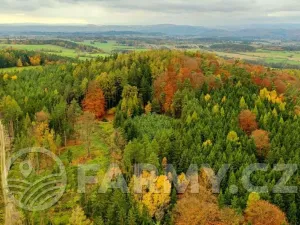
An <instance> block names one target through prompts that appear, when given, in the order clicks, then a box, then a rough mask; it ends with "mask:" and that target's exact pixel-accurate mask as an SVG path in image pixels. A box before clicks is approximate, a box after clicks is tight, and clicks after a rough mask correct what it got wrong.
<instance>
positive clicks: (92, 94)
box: [82, 84, 105, 119]
mask: <svg viewBox="0 0 300 225" xmlns="http://www.w3.org/2000/svg"><path fill="white" fill-rule="evenodd" d="M82 106H83V110H84V111H88V112H90V113H93V114H94V115H95V117H96V118H98V119H99V118H101V117H102V116H104V114H105V97H104V94H103V91H102V90H101V89H100V88H98V87H97V86H96V85H95V84H91V85H90V86H89V88H88V91H87V94H86V95H85V98H84V100H83V101H82Z"/></svg>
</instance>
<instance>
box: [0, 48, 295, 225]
mask: <svg viewBox="0 0 300 225" xmlns="http://www.w3.org/2000/svg"><path fill="white" fill-rule="evenodd" d="M299 78H300V71H298V70H272V69H269V68H265V67H262V66H257V65H249V64H245V63H243V62H240V61H227V60H224V59H222V58H218V57H216V56H215V55H213V54H208V53H201V52H196V53H190V52H181V51H148V52H141V53H137V52H133V53H130V54H120V55H114V56H112V57H108V58H99V59H96V60H91V61H85V62H78V63H76V64H72V63H66V64H63V65H53V66H47V67H44V68H42V69H41V70H31V71H22V72H20V73H19V74H17V79H0V85H1V87H2V88H1V89H0V96H1V98H2V101H1V105H0V110H1V113H2V115H3V119H4V122H5V124H6V125H7V127H8V128H9V131H10V134H11V135H13V136H14V137H15V139H14V149H15V150H18V149H21V148H25V147H30V146H32V145H34V146H43V147H46V148H48V149H50V150H51V151H52V152H54V153H56V154H63V151H64V150H63V148H62V147H63V145H64V143H66V142H64V140H65V139H66V140H74V139H76V137H77V133H78V132H77V131H78V130H77V129H78V128H77V126H76V124H77V123H78V118H80V120H79V121H80V122H81V123H82V122H83V123H84V124H86V125H87V127H88V126H89V124H92V123H97V122H93V121H94V119H98V120H101V119H102V118H103V117H104V116H105V114H106V112H107V111H108V110H109V112H110V113H111V112H112V111H113V112H115V117H114V127H115V128H114V131H113V132H112V133H111V136H109V137H110V138H109V140H110V141H109V145H108V146H109V152H110V161H111V162H115V163H117V164H118V165H119V166H120V168H121V173H122V174H123V175H124V176H125V180H126V181H127V182H128V184H129V183H131V182H132V181H133V179H149V180H150V179H151V174H150V173H148V172H147V171H143V172H142V173H141V174H139V175H138V176H134V174H133V173H134V170H133V164H134V163H150V164H152V165H155V166H156V167H157V168H158V174H157V176H158V177H157V179H156V181H155V183H154V186H152V187H151V188H145V189H143V192H142V193H141V194H136V193H134V192H133V190H132V189H130V191H129V193H122V191H121V190H110V191H109V192H108V193H106V194H100V193H97V190H98V189H99V187H98V186H97V185H94V186H89V190H88V192H87V193H85V194H77V193H76V190H77V181H76V178H77V175H76V172H77V164H75V163H74V160H73V159H72V153H71V152H70V153H68V154H69V157H68V159H69V162H68V163H66V167H67V170H68V174H69V176H68V177H69V180H68V187H67V193H66V197H65V198H64V200H62V201H61V202H60V203H59V204H58V205H56V206H54V207H53V208H52V209H49V210H48V211H46V212H41V213H28V212H27V213H25V214H24V220H26V221H36V222H37V223H39V222H40V220H41V218H43V219H42V220H43V223H44V224H68V223H71V224H77V223H72V221H76V219H77V221H78V220H80V221H81V222H82V223H83V222H84V224H91V223H92V222H93V223H94V224H111V225H113V224H130V225H133V224H157V223H160V224H223V225H225V224H226V225H229V224H232V225H234V224H253V225H260V224H266V225H267V224H269V225H277V224H278V225H282V224H287V223H289V224H293V225H296V224H299V221H300V214H299V213H300V212H299V207H300V194H299V192H298V193H297V194H296V193H291V194H279V193H276V194H275V193H273V192H272V189H273V187H274V186H275V185H276V183H277V182H278V181H279V179H280V178H281V175H282V172H280V171H274V170H271V168H272V166H273V165H274V164H277V163H280V164H284V163H289V164H298V165H299V164H300V147H299V137H300V105H299V96H300V95H299V89H300V79H299ZM91 121H92V122H91ZM84 140H85V139H82V140H81V141H84ZM89 142H90V140H88V142H87V143H89ZM86 148H87V149H86V150H87V153H86V155H87V157H86V158H85V159H84V160H85V161H84V162H85V163H88V162H89V160H93V159H94V158H93V157H94V156H93V154H91V152H90V148H89V145H87V147H86ZM61 151H62V152H61ZM167 163H169V164H172V165H173V166H174V167H175V168H176V171H177V173H178V175H179V176H178V178H177V179H174V180H173V178H172V177H174V174H173V173H172V172H171V171H169V170H168V168H167V167H166V164H167ZM253 163H267V164H269V165H270V167H271V168H270V169H269V170H268V171H267V172H256V173H254V174H253V176H252V177H251V180H252V182H253V184H254V185H257V186H263V185H267V186H268V188H269V192H268V193H262V194H257V193H249V192H248V191H247V190H245V188H244V187H243V185H242V172H243V169H245V167H247V166H248V165H250V164H253ZM190 164H197V165H199V166H200V165H202V164H209V165H210V167H211V168H212V169H214V171H218V170H219V169H220V168H221V167H222V165H223V164H231V167H230V169H229V172H227V175H226V176H225V178H224V179H223V181H222V182H221V192H220V193H219V194H212V193H211V184H210V182H209V180H208V178H207V175H206V174H205V173H204V172H203V171H202V170H199V171H196V172H197V173H196V176H199V178H200V179H199V180H200V194H190V193H186V194H177V193H176V189H175V185H174V184H173V183H172V182H175V184H176V185H177V186H179V187H181V186H184V185H185V184H186V182H187V181H188V179H190V177H188V176H187V175H186V174H185V173H186V171H187V170H188V168H189V166H190ZM118 175H120V173H119V174H118ZM100 177H101V176H100ZM116 177H118V176H116ZM116 179H117V178H116ZM299 182H300V180H299V171H297V172H296V174H294V175H293V176H292V177H291V179H290V181H289V182H288V184H289V185H295V186H298V187H299V184H300V183H299ZM162 184H168V185H167V189H168V192H167V193H162V194H157V193H156V192H157V191H159V190H161V188H162V186H163V185H162ZM233 185H235V186H234V187H236V188H237V191H236V193H234V194H233V192H232V186H233ZM189 188H190V187H189ZM66 199H68V201H67V200H66ZM72 209H74V210H73V211H72ZM62 214H64V215H65V216H62ZM78 224H79V223H78Z"/></svg>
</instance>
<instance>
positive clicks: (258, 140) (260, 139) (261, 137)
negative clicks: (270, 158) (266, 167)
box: [252, 130, 270, 157]
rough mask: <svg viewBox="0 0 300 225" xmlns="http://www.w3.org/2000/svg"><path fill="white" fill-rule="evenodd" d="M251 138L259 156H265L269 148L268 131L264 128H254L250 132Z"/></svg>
mask: <svg viewBox="0 0 300 225" xmlns="http://www.w3.org/2000/svg"><path fill="white" fill-rule="evenodd" d="M252 138H253V140H254V143H255V146H256V148H257V151H258V155H259V156H263V157H266V156H267V155H268V151H269V148H270V139H269V133H268V132H267V131H265V130H255V131H253V132H252Z"/></svg>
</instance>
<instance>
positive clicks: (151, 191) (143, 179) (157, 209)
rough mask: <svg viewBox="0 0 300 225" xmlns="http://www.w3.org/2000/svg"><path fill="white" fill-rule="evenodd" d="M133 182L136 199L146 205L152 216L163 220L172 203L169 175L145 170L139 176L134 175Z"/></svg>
mask: <svg viewBox="0 0 300 225" xmlns="http://www.w3.org/2000/svg"><path fill="white" fill-rule="evenodd" d="M132 182H134V188H133V192H134V193H133V194H134V197H135V199H136V200H137V201H138V202H140V203H142V205H144V206H146V208H147V209H148V212H149V215H150V216H151V217H154V216H155V218H156V219H157V220H161V219H162V217H163V213H164V211H165V209H166V208H167V206H168V205H169V203H170V193H171V183H170V181H169V180H168V178H167V176H165V175H160V176H156V175H154V174H153V173H149V172H145V171H144V172H143V173H142V175H141V176H139V177H136V176H133V179H132Z"/></svg>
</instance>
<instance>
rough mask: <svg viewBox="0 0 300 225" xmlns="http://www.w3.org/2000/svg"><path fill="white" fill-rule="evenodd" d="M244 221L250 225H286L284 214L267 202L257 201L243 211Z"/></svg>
mask: <svg viewBox="0 0 300 225" xmlns="http://www.w3.org/2000/svg"><path fill="white" fill-rule="evenodd" d="M245 221H246V222H247V223H249V224H252V225H282V224H288V223H287V220H286V216H285V214H284V213H283V212H282V211H281V210H280V209H279V208H278V207H276V206H274V205H272V204H270V203H269V202H267V201H263V200H259V201H256V202H255V203H253V204H250V205H249V206H248V208H247V209H246V210H245Z"/></svg>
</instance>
